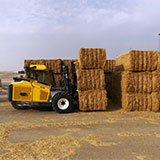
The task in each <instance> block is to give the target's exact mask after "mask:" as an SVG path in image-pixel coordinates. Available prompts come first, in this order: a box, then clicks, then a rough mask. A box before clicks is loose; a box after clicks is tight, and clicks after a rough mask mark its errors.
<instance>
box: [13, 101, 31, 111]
mask: <svg viewBox="0 0 160 160" xmlns="http://www.w3.org/2000/svg"><path fill="white" fill-rule="evenodd" d="M12 107H13V108H15V109H17V110H27V109H29V107H28V106H18V105H17V103H16V102H12Z"/></svg>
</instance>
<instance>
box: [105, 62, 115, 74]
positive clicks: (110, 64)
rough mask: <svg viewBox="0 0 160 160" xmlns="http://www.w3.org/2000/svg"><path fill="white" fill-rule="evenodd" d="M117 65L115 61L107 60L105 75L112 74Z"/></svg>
mask: <svg viewBox="0 0 160 160" xmlns="http://www.w3.org/2000/svg"><path fill="white" fill-rule="evenodd" d="M115 64H116V61H115V60H106V64H105V68H104V72H105V73H112V72H113V71H114V69H115Z"/></svg>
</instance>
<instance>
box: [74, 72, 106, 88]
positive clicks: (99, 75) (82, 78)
mask: <svg viewBox="0 0 160 160" xmlns="http://www.w3.org/2000/svg"><path fill="white" fill-rule="evenodd" d="M76 73H77V88H78V90H80V91H86V90H97V89H98V90H104V89H105V74H104V71H103V70H102V69H92V70H80V69H78V70H77V71H76Z"/></svg>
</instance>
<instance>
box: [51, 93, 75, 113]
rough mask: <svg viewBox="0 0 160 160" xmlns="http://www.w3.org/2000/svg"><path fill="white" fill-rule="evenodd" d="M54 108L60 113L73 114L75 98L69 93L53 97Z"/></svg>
mask: <svg viewBox="0 0 160 160" xmlns="http://www.w3.org/2000/svg"><path fill="white" fill-rule="evenodd" d="M52 107H53V109H55V111H56V112H58V113H71V112H72V110H73V108H74V103H73V98H72V97H71V96H70V95H69V94H67V93H59V94H57V95H56V96H55V97H53V99H52Z"/></svg>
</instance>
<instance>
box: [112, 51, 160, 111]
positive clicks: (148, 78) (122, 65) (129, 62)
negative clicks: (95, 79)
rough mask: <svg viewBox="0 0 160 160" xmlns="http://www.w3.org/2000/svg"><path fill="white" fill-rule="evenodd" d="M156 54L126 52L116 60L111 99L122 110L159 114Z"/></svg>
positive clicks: (159, 82)
mask: <svg viewBox="0 0 160 160" xmlns="http://www.w3.org/2000/svg"><path fill="white" fill-rule="evenodd" d="M159 54H160V52H158V51H130V52H128V53H126V54H123V55H121V56H119V57H117V58H116V66H115V68H116V71H115V72H114V74H113V84H114V86H113V88H112V89H113V100H114V102H116V103H118V104H120V105H121V106H122V108H123V109H124V110H125V111H154V112H157V111H160V100H159V95H160V81H159V80H160V72H159V69H158V65H159V64H158V57H159Z"/></svg>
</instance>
